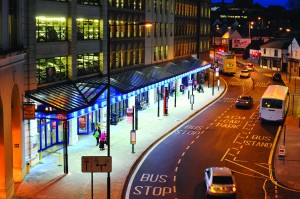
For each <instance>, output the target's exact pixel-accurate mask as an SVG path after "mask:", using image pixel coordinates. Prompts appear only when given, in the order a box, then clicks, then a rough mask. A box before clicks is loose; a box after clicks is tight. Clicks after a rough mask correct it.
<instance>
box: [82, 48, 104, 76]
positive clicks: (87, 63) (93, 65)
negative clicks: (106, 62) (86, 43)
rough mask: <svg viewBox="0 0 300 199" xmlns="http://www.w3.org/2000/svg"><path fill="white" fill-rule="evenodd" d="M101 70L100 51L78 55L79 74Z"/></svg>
mask: <svg viewBox="0 0 300 199" xmlns="http://www.w3.org/2000/svg"><path fill="white" fill-rule="evenodd" d="M97 72H99V53H91V54H79V55H77V76H83V75H88V74H93V73H97Z"/></svg>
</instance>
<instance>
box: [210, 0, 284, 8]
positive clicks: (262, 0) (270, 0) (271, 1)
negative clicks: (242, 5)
mask: <svg viewBox="0 0 300 199" xmlns="http://www.w3.org/2000/svg"><path fill="white" fill-rule="evenodd" d="M212 2H213V3H216V2H222V0H212ZM232 2H233V0H225V3H232ZM256 2H257V3H259V4H260V5H262V6H269V5H279V6H283V7H286V3H287V0H253V3H256Z"/></svg>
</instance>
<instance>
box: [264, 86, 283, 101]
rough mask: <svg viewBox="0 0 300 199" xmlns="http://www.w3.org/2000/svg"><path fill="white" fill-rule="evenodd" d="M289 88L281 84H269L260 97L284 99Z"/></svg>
mask: <svg viewBox="0 0 300 199" xmlns="http://www.w3.org/2000/svg"><path fill="white" fill-rule="evenodd" d="M288 90H289V88H288V87H286V86H281V85H270V86H269V87H268V88H267V89H266V91H265V93H264V94H263V96H262V97H261V99H264V98H269V99H280V100H285V97H286V95H287V94H288Z"/></svg>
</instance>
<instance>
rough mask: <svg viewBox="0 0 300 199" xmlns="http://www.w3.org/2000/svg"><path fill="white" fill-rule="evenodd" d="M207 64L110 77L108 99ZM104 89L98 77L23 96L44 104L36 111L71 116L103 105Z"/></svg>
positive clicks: (192, 62)
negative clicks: (97, 105)
mask: <svg viewBox="0 0 300 199" xmlns="http://www.w3.org/2000/svg"><path fill="white" fill-rule="evenodd" d="M206 65H209V63H208V62H205V61H202V60H198V59H196V58H190V59H188V60H179V61H176V62H175V63H173V62H166V63H163V64H160V65H154V66H148V67H143V68H139V69H135V70H127V71H123V72H119V73H115V74H111V75H110V97H111V99H112V98H114V97H118V96H122V95H124V94H128V93H131V92H133V91H136V90H138V89H142V88H145V87H147V86H149V85H155V84H156V83H159V82H161V81H164V80H166V79H170V78H173V77H176V76H178V75H181V74H184V73H186V72H189V71H193V70H195V69H199V68H201V67H203V66H206ZM107 88H108V85H107V77H106V76H101V75H100V74H99V75H96V76H93V77H86V78H82V79H79V80H76V81H68V82H67V83H63V84H56V85H52V86H46V87H42V88H38V89H36V90H31V91H27V92H26V93H25V95H26V97H28V98H31V99H33V100H35V101H37V102H40V103H41V104H43V105H42V106H41V107H38V109H37V112H39V111H41V110H44V109H45V106H48V107H52V108H53V109H54V111H53V112H55V111H56V112H64V113H71V112H74V111H77V110H80V109H83V108H87V107H89V106H92V105H94V104H95V103H96V102H98V103H100V102H106V92H105V91H106V90H107ZM125 99H126V98H125ZM43 106H44V107H43ZM43 108H44V109H43Z"/></svg>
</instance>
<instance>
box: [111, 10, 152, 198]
mask: <svg viewBox="0 0 300 199" xmlns="http://www.w3.org/2000/svg"><path fill="white" fill-rule="evenodd" d="M107 17H108V18H107V24H106V27H107V96H106V108H107V110H106V135H107V156H110V117H111V113H110V112H111V111H110V31H111V27H112V26H113V27H116V26H120V25H110V24H109V12H108V15H107ZM127 25H138V26H145V27H151V26H152V23H151V22H142V23H138V24H134V23H132V24H127ZM107 199H110V172H108V173H107Z"/></svg>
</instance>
